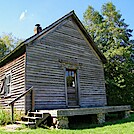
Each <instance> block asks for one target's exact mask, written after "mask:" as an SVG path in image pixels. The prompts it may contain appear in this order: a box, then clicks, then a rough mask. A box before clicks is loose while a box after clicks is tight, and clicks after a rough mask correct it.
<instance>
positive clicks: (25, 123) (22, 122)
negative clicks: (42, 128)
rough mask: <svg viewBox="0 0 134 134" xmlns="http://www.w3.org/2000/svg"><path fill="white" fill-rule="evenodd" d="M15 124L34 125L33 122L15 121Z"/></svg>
mask: <svg viewBox="0 0 134 134" xmlns="http://www.w3.org/2000/svg"><path fill="white" fill-rule="evenodd" d="M15 123H16V124H24V125H35V122H27V121H15Z"/></svg>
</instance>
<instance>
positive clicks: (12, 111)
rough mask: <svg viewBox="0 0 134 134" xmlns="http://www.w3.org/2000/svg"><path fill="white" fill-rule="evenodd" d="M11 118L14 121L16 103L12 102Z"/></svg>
mask: <svg viewBox="0 0 134 134" xmlns="http://www.w3.org/2000/svg"><path fill="white" fill-rule="evenodd" d="M11 120H12V123H13V122H14V103H12V104H11Z"/></svg>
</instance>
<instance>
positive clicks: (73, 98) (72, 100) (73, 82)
mask: <svg viewBox="0 0 134 134" xmlns="http://www.w3.org/2000/svg"><path fill="white" fill-rule="evenodd" d="M66 85H67V101H68V106H70V107H73V106H78V87H77V73H76V70H72V69H66Z"/></svg>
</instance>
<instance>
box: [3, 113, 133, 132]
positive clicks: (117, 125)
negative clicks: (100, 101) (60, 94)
mask: <svg viewBox="0 0 134 134" xmlns="http://www.w3.org/2000/svg"><path fill="white" fill-rule="evenodd" d="M0 134H134V114H132V115H131V117H130V118H128V119H122V120H118V121H116V122H108V123H105V124H103V125H90V126H87V125H85V128H84V126H82V128H80V126H79V127H78V128H77V129H62V130H60V129H58V130H49V129H43V128H37V129H28V128H23V129H20V130H15V131H11V130H6V129H5V128H4V127H0Z"/></svg>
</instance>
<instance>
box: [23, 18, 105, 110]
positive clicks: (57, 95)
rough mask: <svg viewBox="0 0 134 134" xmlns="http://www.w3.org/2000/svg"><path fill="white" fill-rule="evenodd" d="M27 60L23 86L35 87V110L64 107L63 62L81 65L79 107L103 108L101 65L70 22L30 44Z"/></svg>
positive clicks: (103, 87) (103, 89) (103, 85)
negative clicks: (24, 84)
mask: <svg viewBox="0 0 134 134" xmlns="http://www.w3.org/2000/svg"><path fill="white" fill-rule="evenodd" d="M26 60H27V62H26V87H27V88H29V87H31V86H33V87H34V91H35V109H54V108H66V93H65V79H64V77H65V76H64V67H63V66H64V61H68V63H70V64H73V65H74V66H75V63H77V64H78V66H79V64H80V65H81V66H80V67H78V68H79V86H80V87H79V89H80V91H79V92H80V96H79V97H80V98H79V100H80V102H79V103H80V106H81V107H90V106H104V105H106V94H105V81H104V72H103V65H102V62H101V60H100V59H99V58H98V56H97V54H96V53H95V52H94V50H93V49H92V47H91V46H90V44H89V43H88V42H87V41H86V40H85V38H84V37H83V35H82V33H80V31H79V29H78V27H77V25H76V24H75V23H74V22H73V20H68V21H67V22H66V23H63V24H60V25H59V27H57V28H55V30H52V31H50V32H49V33H47V34H45V35H44V36H42V37H41V38H40V39H37V40H35V41H34V42H33V43H32V44H29V45H28V46H27V48H26ZM60 60H63V63H60V62H59V61H60ZM62 64H63V66H62ZM76 68H77V67H76ZM30 97H31V96H30V95H29V96H27V97H26V110H29V109H30V108H31V99H30Z"/></svg>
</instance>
